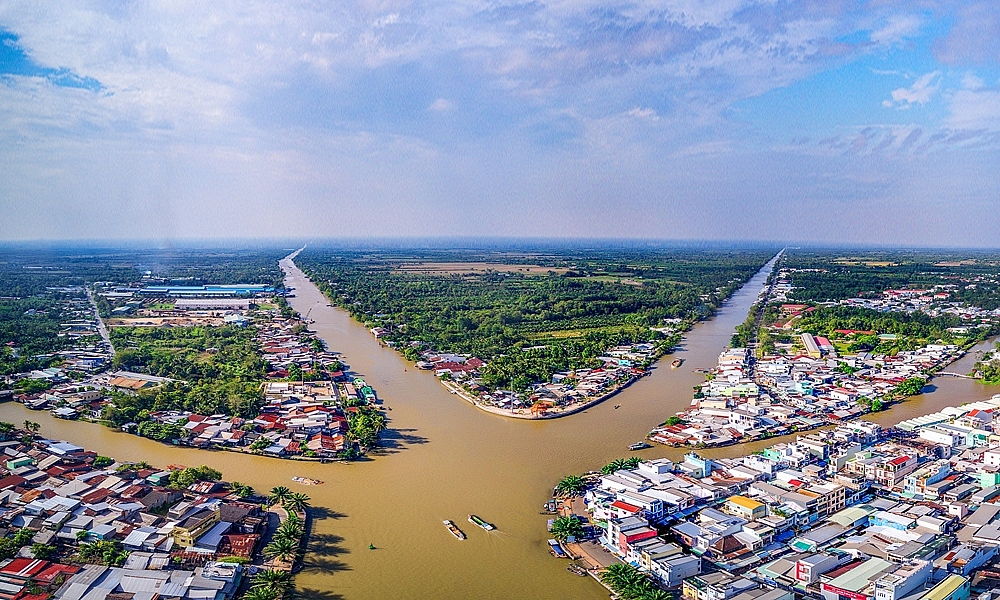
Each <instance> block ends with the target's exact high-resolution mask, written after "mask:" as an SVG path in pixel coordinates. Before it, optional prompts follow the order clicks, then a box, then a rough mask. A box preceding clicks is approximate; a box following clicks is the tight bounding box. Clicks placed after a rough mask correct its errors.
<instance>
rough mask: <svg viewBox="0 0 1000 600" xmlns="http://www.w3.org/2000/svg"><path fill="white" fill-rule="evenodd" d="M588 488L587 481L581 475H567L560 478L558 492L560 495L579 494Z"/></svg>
mask: <svg viewBox="0 0 1000 600" xmlns="http://www.w3.org/2000/svg"><path fill="white" fill-rule="evenodd" d="M586 489H587V482H586V481H584V480H583V477H580V476H579V475H567V476H566V477H563V478H562V479H560V480H559V483H558V484H557V485H556V492H558V493H559V495H560V496H579V495H580V494H582V493H583V492H584V490H586Z"/></svg>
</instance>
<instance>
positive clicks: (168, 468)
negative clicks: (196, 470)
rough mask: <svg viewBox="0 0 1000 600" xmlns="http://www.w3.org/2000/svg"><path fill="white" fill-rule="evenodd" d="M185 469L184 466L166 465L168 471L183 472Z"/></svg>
mask: <svg viewBox="0 0 1000 600" xmlns="http://www.w3.org/2000/svg"><path fill="white" fill-rule="evenodd" d="M186 468H187V467H185V466H184V465H167V470H168V471H183V470H184V469H186Z"/></svg>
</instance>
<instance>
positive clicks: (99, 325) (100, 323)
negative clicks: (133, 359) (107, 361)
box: [87, 288, 115, 357]
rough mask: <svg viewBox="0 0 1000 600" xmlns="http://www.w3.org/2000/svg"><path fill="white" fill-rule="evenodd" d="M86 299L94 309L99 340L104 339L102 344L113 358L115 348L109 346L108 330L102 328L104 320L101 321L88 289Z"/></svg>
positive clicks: (95, 303)
mask: <svg viewBox="0 0 1000 600" xmlns="http://www.w3.org/2000/svg"><path fill="white" fill-rule="evenodd" d="M87 299H88V300H90V305H91V306H93V307H94V318H95V319H97V331H99V332H100V334H101V338H103V339H104V343H105V344H106V345H107V347H108V349H109V350H110V351H111V356H112V357H114V355H115V347H114V346H113V345H112V344H111V336H109V335H108V328H107V327H105V326H104V320H103V319H101V311H100V310H98V309H97V301H96V300H94V292H93V290H91V289H90V288H87Z"/></svg>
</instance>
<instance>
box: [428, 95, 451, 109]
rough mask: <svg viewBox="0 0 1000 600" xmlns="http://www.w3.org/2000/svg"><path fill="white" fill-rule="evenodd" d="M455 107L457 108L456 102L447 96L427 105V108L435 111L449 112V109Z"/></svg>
mask: <svg viewBox="0 0 1000 600" xmlns="http://www.w3.org/2000/svg"><path fill="white" fill-rule="evenodd" d="M454 108H455V103H454V102H452V101H451V100H448V99H447V98H438V99H437V100H435V101H434V102H431V105H430V106H428V107H427V110H431V111H435V112H447V111H449V110H453V109H454Z"/></svg>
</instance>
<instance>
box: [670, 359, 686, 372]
mask: <svg viewBox="0 0 1000 600" xmlns="http://www.w3.org/2000/svg"><path fill="white" fill-rule="evenodd" d="M683 364H684V359H683V358H675V359H674V360H673V362H671V363H670V368H671V369H676V368H677V367H679V366H681V365H683Z"/></svg>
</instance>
